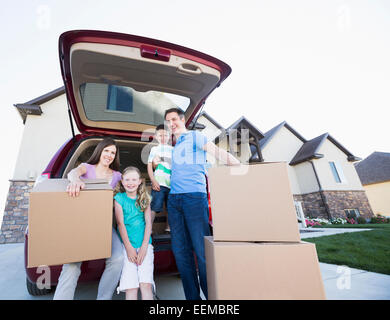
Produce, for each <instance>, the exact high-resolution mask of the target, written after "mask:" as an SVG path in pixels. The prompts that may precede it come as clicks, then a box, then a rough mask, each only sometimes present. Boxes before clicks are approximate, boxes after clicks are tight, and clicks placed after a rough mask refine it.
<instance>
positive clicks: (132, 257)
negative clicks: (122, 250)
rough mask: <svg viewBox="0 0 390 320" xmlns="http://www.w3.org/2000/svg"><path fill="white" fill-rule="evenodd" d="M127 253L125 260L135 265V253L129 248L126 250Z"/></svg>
mask: <svg viewBox="0 0 390 320" xmlns="http://www.w3.org/2000/svg"><path fill="white" fill-rule="evenodd" d="M126 252H127V259H129V261H130V262H132V263H135V264H137V251H136V250H135V249H134V248H133V247H131V248H128V249H126Z"/></svg>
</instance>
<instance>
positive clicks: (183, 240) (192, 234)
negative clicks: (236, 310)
mask: <svg viewBox="0 0 390 320" xmlns="http://www.w3.org/2000/svg"><path fill="white" fill-rule="evenodd" d="M167 209H168V223H169V226H170V227H171V242H172V251H173V254H174V256H175V260H176V265H177V267H178V269H179V272H180V275H181V279H182V282H183V288H184V293H185V296H186V299H187V300H200V299H201V297H200V291H199V282H198V277H197V272H196V266H195V259H194V255H193V251H195V254H196V260H197V262H198V270H199V280H200V286H201V288H202V291H203V294H204V296H205V297H206V299H207V277H206V259H205V250H204V236H208V235H210V227H209V217H208V214H209V210H208V201H207V194H206V193H202V192H193V193H179V194H169V196H168V208H167Z"/></svg>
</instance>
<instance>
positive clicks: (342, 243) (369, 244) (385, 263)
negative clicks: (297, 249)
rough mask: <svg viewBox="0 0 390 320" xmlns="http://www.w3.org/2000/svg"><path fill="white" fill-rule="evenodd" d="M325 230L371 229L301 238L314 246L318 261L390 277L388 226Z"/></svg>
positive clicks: (346, 226) (358, 226)
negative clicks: (368, 229)
mask: <svg viewBox="0 0 390 320" xmlns="http://www.w3.org/2000/svg"><path fill="white" fill-rule="evenodd" d="M322 227H324V226H322ZM328 227H336V228H371V229H374V230H371V231H361V232H350V233H343V234H336V235H333V236H323V237H318V238H307V239H303V240H304V241H307V242H312V243H315V244H316V248H317V253H318V259H319V260H320V261H321V262H325V263H332V264H337V265H346V266H349V267H351V268H357V269H363V270H367V271H372V272H379V273H385V274H390V224H361V225H345V224H344V225H332V226H328Z"/></svg>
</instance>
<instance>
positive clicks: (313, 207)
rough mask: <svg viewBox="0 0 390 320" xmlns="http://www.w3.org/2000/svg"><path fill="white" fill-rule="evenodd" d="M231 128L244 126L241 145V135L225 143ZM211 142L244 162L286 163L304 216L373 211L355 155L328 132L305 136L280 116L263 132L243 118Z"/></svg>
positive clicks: (348, 215)
mask: <svg viewBox="0 0 390 320" xmlns="http://www.w3.org/2000/svg"><path fill="white" fill-rule="evenodd" d="M200 118H201V117H200ZM234 128H235V129H239V131H240V130H241V129H248V131H249V135H248V136H249V137H247V139H246V140H248V141H249V143H248V142H247V143H246V146H245V145H242V143H241V142H242V139H240V137H239V138H238V139H236V141H237V142H238V143H237V144H234V143H231V142H229V129H234ZM238 135H239V134H238ZM256 139H258V140H257V141H256ZM214 142H215V143H216V144H217V145H218V146H220V147H223V148H225V149H226V150H229V151H230V152H232V153H233V154H234V155H236V156H238V157H239V158H240V160H241V162H243V163H252V162H256V161H258V162H262V161H267V162H270V161H285V162H287V163H288V174H289V178H290V184H291V189H292V193H293V195H294V200H295V202H296V207H297V210H299V208H302V210H303V214H304V216H306V217H312V218H317V217H321V218H325V219H334V218H337V217H342V218H346V217H352V216H359V215H361V216H363V217H365V218H370V217H371V216H372V215H373V213H372V209H371V206H370V204H369V201H368V199H367V196H366V193H365V190H364V188H363V186H362V184H361V182H360V179H359V176H358V174H357V172H356V170H355V167H354V165H353V162H355V161H358V160H359V158H358V157H355V156H354V155H353V154H352V153H351V152H349V151H348V150H347V149H346V148H345V147H343V146H342V145H341V144H340V143H339V142H338V141H337V140H336V139H334V138H333V137H332V136H331V135H330V134H329V133H325V134H322V135H320V136H318V137H316V138H313V139H311V140H306V139H305V138H304V137H302V135H301V134H299V133H298V132H297V131H296V130H295V129H294V128H292V127H291V126H290V125H289V124H288V123H287V122H286V121H283V122H281V123H280V124H278V125H277V126H275V127H273V128H272V129H270V130H269V131H267V132H266V133H264V134H263V133H262V132H261V131H260V130H258V129H257V128H256V127H255V126H253V125H252V124H251V123H250V122H249V121H248V120H247V119H245V118H244V117H242V118H240V119H239V120H237V121H236V122H235V123H234V124H233V125H231V126H230V127H229V128H228V129H226V130H225V132H222V133H221V135H219V136H217V138H216V139H215V140H214ZM256 142H257V143H256ZM234 145H236V146H235V147H234ZM234 148H236V150H235V149H234Z"/></svg>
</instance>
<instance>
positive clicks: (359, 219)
mask: <svg viewBox="0 0 390 320" xmlns="http://www.w3.org/2000/svg"><path fill="white" fill-rule="evenodd" d="M357 223H358V224H366V223H367V221H366V219H365V218H363V217H362V216H359V217H357Z"/></svg>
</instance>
